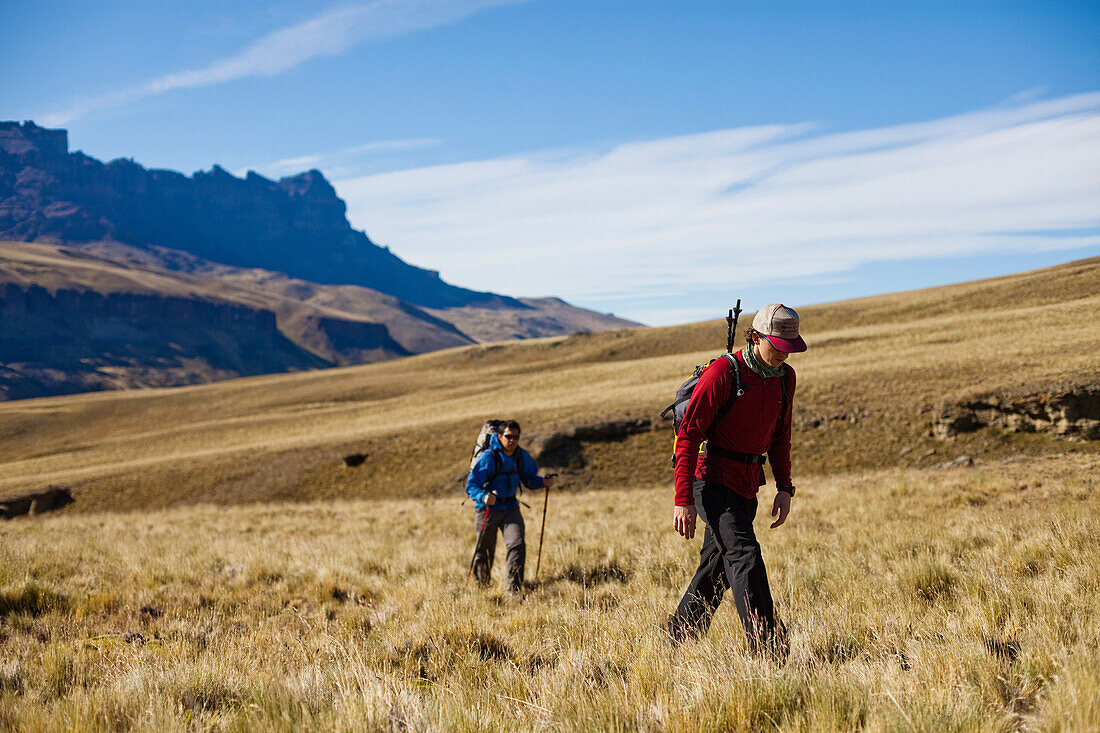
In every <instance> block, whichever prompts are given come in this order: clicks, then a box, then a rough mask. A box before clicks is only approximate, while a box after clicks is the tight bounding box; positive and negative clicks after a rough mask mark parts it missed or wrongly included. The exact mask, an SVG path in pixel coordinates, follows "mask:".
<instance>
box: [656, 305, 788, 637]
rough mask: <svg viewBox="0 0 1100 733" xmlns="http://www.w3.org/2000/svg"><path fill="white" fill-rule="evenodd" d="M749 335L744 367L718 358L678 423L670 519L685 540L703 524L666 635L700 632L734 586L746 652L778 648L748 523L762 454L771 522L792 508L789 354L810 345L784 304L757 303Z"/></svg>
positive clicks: (761, 568)
mask: <svg viewBox="0 0 1100 733" xmlns="http://www.w3.org/2000/svg"><path fill="white" fill-rule="evenodd" d="M745 340H746V341H747V343H746V345H745V348H744V349H742V350H741V351H740V352H739V353H737V354H735V355H734V358H735V359H736V360H737V362H738V364H737V367H738V374H734V372H733V367H732V366H731V364H730V363H729V361H728V360H727V359H716V360H715V361H714V363H712V364H711V365H710V366H709V367H707V369H706V370H704V371H703V373H702V375H701V376H700V377H699V382H698V384H697V385H696V386H695V389H694V391H693V392H692V395H691V400H690V402H688V407H687V412H686V413H684V418H683V420H682V421H681V422H680V429H679V432H678V434H677V440H676V454H675V466H676V507H675V510H674V512H673V519H672V523H673V526H674V527H675V528H676V531H677V532H679V533H680V534H681V535H683V536H684V537H686V538H687V539H691V538H692V537H694V536H695V522H696V516H699V517H702V519H703V521H704V522H705V523H706V525H707V527H706V531H705V533H704V535H703V549H702V551H701V553H700V557H699V569H698V570H697V571H696V572H695V577H694V578H692V580H691V583H690V584H689V585H688V588H687V591H686V592H685V593H684V597H683V599H682V600H681V601H680V605H679V607H677V609H676V613H674V614H673V615H672V616H671V617H670V618H669V620H668V634H669V636H670V637H671V639H672V640H673V643H677V644H678V643H680V642H681V641H683V640H684V639H686V638H688V637H697V636H699V635H701V634H703V633H704V632H705V631H706V630H707V629H708V628H709V627H710V622H711V618H712V617H713V616H714V612H715V611H716V610H717V608H718V604H719V603H721V601H722V595H723V594H724V593H725V591H726V589H727V588H730V589H732V590H733V601H734V603H735V604H736V606H737V613H738V615H740V617H741V623H742V624H743V625H744V627H745V633H746V635H747V636H748V640H749V647H750V649H752V650H753V651H754V652H763V651H768V650H773V651H779V650H778V648H777V647H776V645H775V642H776V640H777V639H778V637H779V636H780V634H778V633H777V631H778V627H779V625H778V624H777V622H776V619H775V611H774V608H773V605H772V596H771V590H770V589H769V588H768V574H767V570H766V569H765V567H764V558H763V556H762V555H761V553H760V543H759V542H757V540H756V533H755V532H754V531H753V526H752V522H753V519H754V518H755V516H756V507H757V500H756V492H757V489H759V487H760V486H762V485H763V484H764V465H763V464H764V463H765V461H766V460H768V461H771V464H772V475H773V476H774V478H775V482H776V489H777V491H776V494H775V500H774V501H773V502H772V512H771V516H772V517H776V519H775V521H774V522H773V523H772V525H771V527H772V529H775V528H776V527H778V526H780V525H781V524H783V522H785V521H786V519H787V514H788V513H789V512H790V509H791V498H792V497H793V496H794V486H793V485H792V484H791V402H792V399H793V397H794V388H795V374H794V370H793V369H791V368H790V367H789V366H788V365H786V364H784V361H785V360H786V359H787V356H788V354H791V353H794V352H800V351H805V350H806V342H805V341H803V340H802V337H801V336H799V334H798V314H797V313H796V312H795V311H794V310H793V309H791V308H788V307H786V306H784V305H781V304H779V303H773V304H771V305H768V306H765V307H764V308H761V309H760V311H759V312H758V313H757V314H756V317H755V318H753V321H752V327H751V328H749V329H748V330H747V331H746V332H745ZM738 379H739V380H740V390H741V393H740V395H739V396H738V395H736V394H734V395H733V401H732V404H731V403H730V402H729V400H730V399H731V393H734V392H737V389H738V388H737V383H738ZM727 409H728V411H726V410H727ZM723 413H724V414H723ZM704 441H705V442H706V447H705V452H702V453H701V452H700V444H701V443H703V442H704ZM777 515H778V516H777Z"/></svg>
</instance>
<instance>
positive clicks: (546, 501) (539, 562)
mask: <svg viewBox="0 0 1100 733" xmlns="http://www.w3.org/2000/svg"><path fill="white" fill-rule="evenodd" d="M557 475H558V474H556V473H548V474H546V476H545V477H544V478H554V477H555V476H557ZM549 503H550V489H549V488H547V489H546V496H544V497H543V499H542V527H540V528H539V554H538V557H537V558H536V559H535V580H538V579H539V566H540V565H542V538H543V537H544V536H545V535H546V505H547V504H549Z"/></svg>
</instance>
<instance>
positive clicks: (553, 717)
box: [0, 454, 1100, 731]
mask: <svg viewBox="0 0 1100 733" xmlns="http://www.w3.org/2000/svg"><path fill="white" fill-rule="evenodd" d="M1098 468H1100V464H1097V462H1096V461H1095V459H1093V458H1090V457H1088V456H1082V455H1077V456H1074V455H1069V454H1067V456H1065V457H1064V459H1063V460H1062V461H1058V462H1053V461H1052V462H1046V463H1042V464H1034V463H1029V464H1019V463H1004V464H999V465H987V466H984V467H976V468H974V469H971V470H968V471H965V472H960V473H957V474H944V473H943V472H933V471H913V470H909V471H903V470H892V471H880V472H876V473H866V474H864V473H860V474H849V475H841V476H837V477H833V478H828V479H816V480H804V481H802V482H801V484H800V491H799V494H798V497H797V499H796V501H795V505H794V511H793V513H792V515H791V517H790V519H789V520H788V523H787V525H786V526H784V527H782V528H780V529H779V530H775V531H772V530H769V529H767V522H768V521H770V519H768V518H765V517H763V516H761V517H760V522H758V524H757V532H758V534H759V536H760V538H761V543H762V545H763V547H764V553H765V558H766V561H767V562H768V569H769V575H770V577H771V580H772V588H773V593H774V595H775V597H776V603H777V608H778V610H779V614H780V616H781V618H782V619H783V620H784V622H785V623H786V625H787V628H788V630H789V639H790V651H789V654H788V655H787V657H786V660H785V662H779V661H776V660H771V659H763V658H757V657H754V656H752V655H751V654H750V653H749V652H748V650H747V649H746V644H745V640H744V634H743V632H742V630H741V627H740V622H739V620H738V619H737V616H736V613H735V612H734V610H733V608H732V604H731V603H729V599H727V602H726V603H725V604H724V605H723V607H722V608H721V609H720V610H719V612H718V614H717V615H716V617H715V621H714V625H713V626H712V628H711V630H710V632H709V633H708V634H707V635H706V636H705V637H703V638H702V639H699V640H697V641H691V642H688V643H685V644H684V645H682V646H681V647H679V648H678V649H673V648H671V647H670V645H669V644H668V642H667V639H666V638H665V636H664V634H663V632H662V630H661V625H662V623H663V621H664V619H665V617H666V614H667V613H668V612H669V611H671V610H672V608H673V607H674V606H675V604H676V602H677V601H678V600H679V595H680V593H681V592H682V590H683V588H684V587H685V585H686V583H687V581H688V579H689V577H690V574H691V573H692V572H693V571H694V568H695V564H696V562H697V559H698V548H699V542H700V540H699V539H696V540H693V541H691V542H686V541H684V540H683V539H681V538H680V537H678V536H677V535H676V534H675V533H674V532H673V531H672V529H671V527H670V524H671V521H670V515H671V509H670V505H671V500H670V491H669V489H668V488H666V487H650V488H645V487H633V488H631V489H624V490H611V489H608V490H605V491H602V492H594V493H588V494H584V495H575V496H574V495H569V494H558V493H556V494H555V495H554V499H553V501H552V502H551V509H550V515H549V517H548V519H547V526H546V533H547V536H546V539H545V542H544V547H543V558H542V568H541V571H540V577H539V578H538V579H535V578H530V580H529V582H528V587H527V588H526V593H525V598H523V599H518V598H515V597H513V596H512V595H510V594H508V593H506V592H505V591H504V590H503V588H501V587H499V586H498V585H496V584H494V585H493V586H491V587H490V588H487V589H482V588H479V587H477V586H476V585H475V584H473V583H472V582H468V581H467V580H466V578H465V570H466V567H465V564H466V562H467V561H468V559H469V551H470V549H471V546H472V542H473V533H472V529H471V522H470V521H469V510H468V508H465V507H460V506H459V503H458V501H457V499H454V498H446V499H429V500H401V501H381V502H379V501H363V502H351V501H349V502H337V503H309V504H282V505H260V506H247V507H237V508H225V507H209V506H198V507H192V508H180V509H173V510H169V511H163V512H155V513H149V514H124V515H110V514H101V515H86V516H81V515H69V516H56V517H47V518H43V519H40V520H39V521H36V522H33V523H31V522H10V523H5V524H2V525H0V568H3V571H2V572H3V573H4V575H3V586H2V588H3V589H4V590H3V592H4V594H5V595H4V598H6V599H8V600H7V601H6V603H7V604H8V605H7V606H6V611H5V613H4V614H3V615H0V660H3V661H2V662H0V724H2V725H3V727H5V728H9V729H13V730H51V729H52V730H58V729H81V730H127V729H135V730H148V729H158V730H161V729H162V730H166V731H173V730H185V729H188V730H189V729H198V730H245V729H247V730H270V731H291V730H301V729H326V730H348V731H351V730H490V729H491V730H501V729H512V730H546V729H551V728H557V729H567V730H667V731H699V730H702V731H707V730H713V731H719V730H721V731H726V730H734V731H739V730H743V731H759V730H785V731H788V730H789V731H830V730H838V731H840V730H843V731H847V730H871V731H879V730H960V731H970V730H1030V729H1050V730H1088V729H1090V728H1093V727H1095V726H1096V724H1097V721H1100V665H1098V664H1097V663H1096V661H1095V660H1096V659H1097V658H1100V648H1098V647H1100V642H1098V641H1097V639H1100V621H1098V617H1097V614H1096V613H1095V609H1096V608H1097V607H1098V605H1100V579H1098V577H1097V573H1096V568H1097V567H1100V548H1098V546H1097V543H1096V542H1095V538H1096V537H1097V536H1100V510H1098V507H1097V504H1096V502H1095V501H1093V500H1092V499H1093V497H1094V493H1093V492H1094V491H1095V489H1096V488H1097V487H1096V479H1095V478H1094V476H1096V475H1100V471H1098V470H1097V469H1098ZM1038 484H1041V487H1039V488H1034V487H1035V486H1037V485H1038ZM1021 485H1024V486H1025V488H1024V489H1023V490H1021V489H1019V487H1020V486H1021ZM971 493H978V494H982V495H984V496H985V497H986V501H985V502H984V503H982V504H980V505H974V504H970V503H967V502H959V501H956V500H955V498H956V497H957V496H962V495H966V494H971ZM761 514H762V515H763V512H761ZM536 542H537V537H536V536H534V532H529V533H528V544H529V547H530V548H531V549H533V548H534V546H535V543H536ZM1039 548H1043V549H1044V550H1045V552H1043V553H1042V557H1043V558H1045V559H1043V560H1042V561H1041V562H1037V558H1038V553H1037V550H1038V549H1039ZM500 552H503V551H502V550H500ZM531 554H533V553H530V552H529V555H531ZM528 570H529V574H530V573H531V572H533V565H532V564H531V563H530V562H529V565H528ZM494 572H495V573H496V577H495V578H494V581H495V582H499V581H500V579H501V572H502V568H501V567H499V566H498V567H497V568H496V569H495V571H494Z"/></svg>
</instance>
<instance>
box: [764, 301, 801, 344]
mask: <svg viewBox="0 0 1100 733" xmlns="http://www.w3.org/2000/svg"><path fill="white" fill-rule="evenodd" d="M752 327H753V328H755V329H756V330H757V331H759V332H760V333H762V334H763V335H765V336H767V337H768V341H770V342H771V344H772V346H774V347H775V348H777V349H779V350H780V351H785V352H787V353H788V354H790V353H796V352H799V351H805V350H806V342H805V341H803V340H802V337H801V336H799V335H798V313H796V312H795V310H794V308H788V307H787V306H785V305H783V304H782V303H771V304H769V305H766V306H764V307H763V308H761V309H760V310H759V311H757V312H756V317H755V318H753V319H752Z"/></svg>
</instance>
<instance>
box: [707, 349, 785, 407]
mask: <svg viewBox="0 0 1100 733" xmlns="http://www.w3.org/2000/svg"><path fill="white" fill-rule="evenodd" d="M722 358H723V359H725V360H726V361H728V362H729V363H730V371H731V372H732V373H733V385H732V386H731V387H730V394H729V397H727V398H726V402H725V404H723V405H722V406H721V407H720V408H718V412H717V413H716V414H715V416H714V419H715V420H716V421H717V420H720V419H721V418H723V417H725V416H726V413H728V412H729V411H730V410H731V409H733V403H734V402H735V401H736V400H737V398H738V397H740V396H741V395H743V394H745V388H744V387H742V386H741V365H740V364H739V363H738V362H737V357H736V356H734V355H733V354H731V353H729V352H727V353H725V354H722ZM783 374H784V377H785V376H786V372H783ZM783 394H786V388H785V387H784V392H783Z"/></svg>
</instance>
